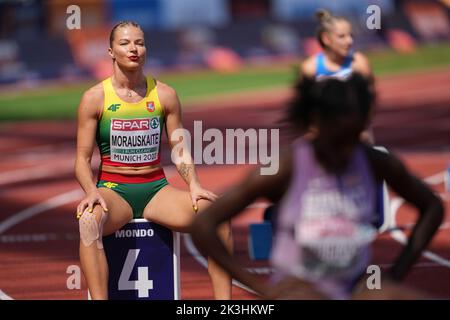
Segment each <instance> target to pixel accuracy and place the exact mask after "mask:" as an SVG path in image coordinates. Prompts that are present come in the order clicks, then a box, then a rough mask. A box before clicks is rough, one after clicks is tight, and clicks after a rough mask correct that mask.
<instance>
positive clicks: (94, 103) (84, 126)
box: [75, 84, 107, 215]
mask: <svg viewBox="0 0 450 320" xmlns="http://www.w3.org/2000/svg"><path fill="white" fill-rule="evenodd" d="M103 95H104V93H103V87H102V85H101V84H99V85H96V86H94V87H92V88H91V89H89V90H88V91H86V92H85V93H84V94H83V97H82V98H81V102H80V105H79V107H78V127H77V151H76V159H75V175H76V178H77V180H78V182H79V183H80V185H81V187H82V188H83V190H84V192H85V193H86V197H85V198H84V199H83V200H82V201H81V202H80V204H79V205H78V207H77V213H78V215H80V214H81V213H82V212H83V211H84V210H85V209H86V208H89V209H90V210H92V209H93V206H94V204H95V203H100V205H101V206H102V207H103V209H104V210H106V211H107V207H106V203H105V202H104V200H103V198H102V197H101V196H100V195H99V194H98V190H97V187H96V185H95V178H94V174H93V172H92V168H91V159H92V154H93V151H94V146H95V134H96V130H97V122H98V119H99V116H100V112H101V107H102V106H103Z"/></svg>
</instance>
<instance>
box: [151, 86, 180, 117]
mask: <svg viewBox="0 0 450 320" xmlns="http://www.w3.org/2000/svg"><path fill="white" fill-rule="evenodd" d="M156 88H157V90H158V96H159V100H160V101H161V104H162V105H163V106H164V109H166V110H167V108H172V107H174V106H177V105H179V99H178V95H177V92H176V90H175V89H174V88H172V87H171V86H169V85H168V84H166V83H164V82H161V81H159V80H156Z"/></svg>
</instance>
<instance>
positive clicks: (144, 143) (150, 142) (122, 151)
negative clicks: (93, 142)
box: [110, 117, 161, 164]
mask: <svg viewBox="0 0 450 320" xmlns="http://www.w3.org/2000/svg"><path fill="white" fill-rule="evenodd" d="M160 132H161V130H160V122H159V118H158V117H154V118H143V119H112V120H111V131H110V146H111V161H113V162H121V163H131V164H138V163H147V162H151V161H154V160H156V159H157V158H158V152H159V142H160Z"/></svg>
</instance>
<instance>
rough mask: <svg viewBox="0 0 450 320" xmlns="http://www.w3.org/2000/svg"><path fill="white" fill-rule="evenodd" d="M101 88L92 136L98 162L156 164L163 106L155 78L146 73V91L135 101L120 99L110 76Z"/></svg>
mask: <svg viewBox="0 0 450 320" xmlns="http://www.w3.org/2000/svg"><path fill="white" fill-rule="evenodd" d="M103 90H104V92H105V101H104V104H103V110H102V115H101V118H100V120H99V122H98V126H97V136H96V140H97V145H98V147H99V149H100V154H101V162H102V163H101V164H102V165H109V166H116V167H120V166H126V167H142V166H149V165H157V164H159V163H160V156H161V153H160V151H161V134H162V130H163V127H164V110H163V108H162V106H161V103H160V101H159V98H158V93H157V89H156V81H155V80H154V79H153V78H151V77H147V92H146V95H145V97H144V98H143V99H142V100H141V101H139V102H125V101H123V100H122V99H121V98H120V97H119V96H118V95H117V93H116V92H115V90H114V88H113V85H112V82H111V78H108V79H106V80H104V81H103Z"/></svg>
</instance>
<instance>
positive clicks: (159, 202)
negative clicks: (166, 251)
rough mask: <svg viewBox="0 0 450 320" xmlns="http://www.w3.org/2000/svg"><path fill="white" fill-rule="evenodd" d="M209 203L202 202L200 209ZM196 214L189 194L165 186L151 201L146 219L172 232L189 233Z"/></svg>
mask: <svg viewBox="0 0 450 320" xmlns="http://www.w3.org/2000/svg"><path fill="white" fill-rule="evenodd" d="M208 202H209V201H206V200H200V201H199V202H198V206H199V209H202V208H205V207H206V206H207V205H208ZM194 216H195V212H194V209H193V208H192V201H191V197H190V194H189V192H187V191H183V190H180V189H177V188H174V187H172V186H170V185H167V186H165V187H164V188H162V189H161V190H159V191H158V193H157V194H156V195H155V196H154V197H153V198H152V200H150V202H149V203H148V204H147V206H146V207H145V209H144V218H145V219H148V220H150V221H153V222H155V223H158V224H161V225H163V226H166V227H168V228H170V229H172V230H175V231H180V232H187V231H188V230H187V227H189V225H190V224H191V222H192V220H193V219H194Z"/></svg>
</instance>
